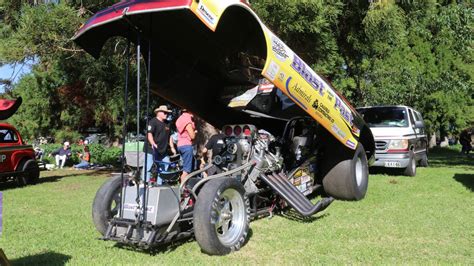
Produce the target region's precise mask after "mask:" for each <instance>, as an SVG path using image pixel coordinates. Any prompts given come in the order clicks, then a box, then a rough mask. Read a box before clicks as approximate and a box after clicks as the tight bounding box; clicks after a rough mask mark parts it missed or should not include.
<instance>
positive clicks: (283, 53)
mask: <svg viewBox="0 0 474 266" xmlns="http://www.w3.org/2000/svg"><path fill="white" fill-rule="evenodd" d="M272 51H273V53H274V54H275V56H276V58H278V59H279V60H280V61H285V60H286V59H288V57H290V56H289V55H288V54H289V53H288V49H287V48H286V45H285V44H284V43H283V42H282V41H281V40H280V39H278V38H277V37H276V36H272Z"/></svg>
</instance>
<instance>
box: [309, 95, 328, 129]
mask: <svg viewBox="0 0 474 266" xmlns="http://www.w3.org/2000/svg"><path fill="white" fill-rule="evenodd" d="M311 107H313V108H314V109H315V110H316V111H318V112H319V113H316V114H317V115H319V117H321V118H326V119H327V120H328V121H330V122H331V123H334V118H332V117H331V115H330V114H329V108H328V107H327V106H326V105H324V104H323V103H320V102H319V100H318V99H316V100H314V102H313V104H312V105H311Z"/></svg>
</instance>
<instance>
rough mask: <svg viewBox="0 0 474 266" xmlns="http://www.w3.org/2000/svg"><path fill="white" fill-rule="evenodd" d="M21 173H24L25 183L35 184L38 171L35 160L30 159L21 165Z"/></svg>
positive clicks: (38, 174)
mask: <svg viewBox="0 0 474 266" xmlns="http://www.w3.org/2000/svg"><path fill="white" fill-rule="evenodd" d="M23 172H24V173H25V178H26V183H28V184H36V182H38V179H39V176H40V169H39V167H38V163H37V162H36V161H35V160H33V159H30V160H28V161H26V162H25V164H24V165H23Z"/></svg>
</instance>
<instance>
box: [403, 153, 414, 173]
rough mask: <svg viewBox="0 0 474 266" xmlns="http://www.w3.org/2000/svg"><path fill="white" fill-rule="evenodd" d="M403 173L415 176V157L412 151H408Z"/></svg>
mask: <svg viewBox="0 0 474 266" xmlns="http://www.w3.org/2000/svg"><path fill="white" fill-rule="evenodd" d="M404 174H405V175H406V176H415V175H416V159H415V154H414V153H413V151H410V161H409V162H408V166H407V168H405V171H404Z"/></svg>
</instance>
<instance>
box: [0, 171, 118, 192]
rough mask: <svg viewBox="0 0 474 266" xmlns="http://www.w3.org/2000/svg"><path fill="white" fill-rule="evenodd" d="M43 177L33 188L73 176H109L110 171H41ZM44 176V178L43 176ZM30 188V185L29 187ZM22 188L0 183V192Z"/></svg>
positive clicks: (13, 184)
mask: <svg viewBox="0 0 474 266" xmlns="http://www.w3.org/2000/svg"><path fill="white" fill-rule="evenodd" d="M42 173H46V174H43V176H41V177H40V178H39V179H38V182H36V184H34V185H33V186H37V185H41V184H43V183H52V182H58V181H59V180H61V179H63V178H67V177H73V176H95V175H104V174H111V173H112V171H111V170H77V171H76V170H53V171H42ZM44 175H46V176H44ZM29 186H31V185H29ZM16 188H22V186H19V185H18V184H17V182H16V180H9V181H6V182H0V191H6V190H10V189H16Z"/></svg>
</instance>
